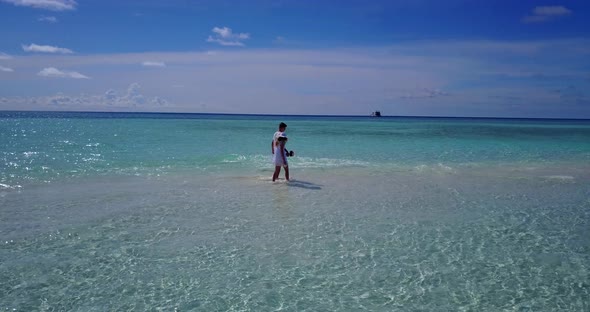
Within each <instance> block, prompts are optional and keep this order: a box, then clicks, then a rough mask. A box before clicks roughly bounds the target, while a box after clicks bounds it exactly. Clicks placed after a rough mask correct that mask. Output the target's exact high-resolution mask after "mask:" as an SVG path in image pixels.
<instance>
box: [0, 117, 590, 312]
mask: <svg viewBox="0 0 590 312" xmlns="http://www.w3.org/2000/svg"><path fill="white" fill-rule="evenodd" d="M98 117H100V118H98ZM280 121H285V122H286V123H287V124H288V125H289V127H288V131H287V133H288V135H289V137H290V139H289V143H288V144H287V147H288V148H290V149H293V150H295V151H296V155H297V156H296V157H294V158H292V159H290V167H291V171H292V176H293V178H294V179H293V181H291V182H289V183H287V182H285V181H284V180H281V181H280V182H278V183H272V182H271V181H270V175H271V174H272V168H271V165H270V156H269V154H270V140H271V138H272V133H273V132H274V131H275V128H276V124H277V123H278V122H280ZM0 143H1V144H0V146H2V149H1V150H0V157H1V158H0V169H1V170H0V183H1V185H0V207H1V208H0V235H1V237H0V238H1V239H2V244H1V245H0V310H4V309H8V310H12V309H16V310H22V311H30V310H83V311H103V310H147V309H154V310H156V309H161V310H166V311H168V310H174V309H178V310H181V311H183V310H202V311H226V310H251V311H269V310H285V311H334V310H340V311H359V310H369V311H434V310H437V311H447V310H448V311H459V310H466V311H498V310H508V311H511V310H519V311H587V310H589V308H590V300H589V299H588V298H590V294H589V292H590V271H589V270H590V239H589V237H590V225H589V221H590V123H588V122H584V121H531V120H469V119H406V118H397V119H396V118H381V119H369V118H360V117H359V118H344V117H341V118H335V117H287V118H282V119H281V118H278V117H272V116H223V115H158V114H147V115H143V114H139V115H137V114H128V115H120V114H85V113H79V114H57V115H56V114H47V113H0Z"/></svg>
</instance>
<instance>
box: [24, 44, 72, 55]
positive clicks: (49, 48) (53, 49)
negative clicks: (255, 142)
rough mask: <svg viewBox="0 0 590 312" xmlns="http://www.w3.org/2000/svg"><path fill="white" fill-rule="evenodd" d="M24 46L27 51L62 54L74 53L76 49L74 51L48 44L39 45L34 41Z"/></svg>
mask: <svg viewBox="0 0 590 312" xmlns="http://www.w3.org/2000/svg"><path fill="white" fill-rule="evenodd" d="M22 47H23V50H24V51H25V52H42V53H61V54H70V53H74V51H72V50H70V49H66V48H60V47H54V46H48V45H37V44H34V43H31V44H30V45H28V46H27V45H24V44H23V46H22Z"/></svg>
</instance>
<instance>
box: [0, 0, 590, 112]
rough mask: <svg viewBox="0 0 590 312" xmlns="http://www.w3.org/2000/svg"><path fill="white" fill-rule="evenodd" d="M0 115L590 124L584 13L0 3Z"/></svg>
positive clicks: (407, 4) (483, 4)
mask: <svg viewBox="0 0 590 312" xmlns="http://www.w3.org/2000/svg"><path fill="white" fill-rule="evenodd" d="M0 110H41V111H54V110H56V111H126V112H136V111H141V112H191V113H237V114H279V115H281V114H285V115H287V114H296V115H369V114H370V113H371V112H373V111H375V110H380V111H381V113H382V114H383V115H386V116H455V117H526V118H590V1H586V0H575V1H573V0H571V1H568V0H553V1H528V0H521V1H514V0H488V1H485V0H447V1H440V0H431V1H429V0H389V1H377V0H374V1H362V0H338V1H336V0H334V1H333V0H322V1H319V0H249V1H246V0H243V1H239V0H236V1H224V0H217V1H208V0H203V1H197V0H195V1H189V0H168V1H153V0H126V1H110V0H101V1H99V0H86V1H84V0H0Z"/></svg>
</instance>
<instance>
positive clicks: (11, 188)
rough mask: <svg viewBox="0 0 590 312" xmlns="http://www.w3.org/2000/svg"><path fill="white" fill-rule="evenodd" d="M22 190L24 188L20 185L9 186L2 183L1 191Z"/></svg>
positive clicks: (0, 185) (0, 184)
mask: <svg viewBox="0 0 590 312" xmlns="http://www.w3.org/2000/svg"><path fill="white" fill-rule="evenodd" d="M19 188H22V186H20V185H8V184H4V183H0V189H2V190H16V189H19Z"/></svg>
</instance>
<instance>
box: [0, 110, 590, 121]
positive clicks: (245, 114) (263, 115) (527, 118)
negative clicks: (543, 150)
mask: <svg viewBox="0 0 590 312" xmlns="http://www.w3.org/2000/svg"><path fill="white" fill-rule="evenodd" d="M0 113H74V114H80V113H84V114H152V115H154V114H165V115H218V116H260V117H275V116H276V117H320V118H321V117H336V118H337V117H349V118H350V117H354V118H363V117H367V118H370V119H381V118H388V119H392V118H427V119H506V120H576V121H590V118H560V117H489V116H486V117H484V116H419V115H381V116H380V117H376V116H371V115H370V114H368V115H327V114H321V115H315V114H259V113H196V112H148V111H137V112H134V111H77V110H72V111H66V110H64V111H61V110H4V109H0Z"/></svg>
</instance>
